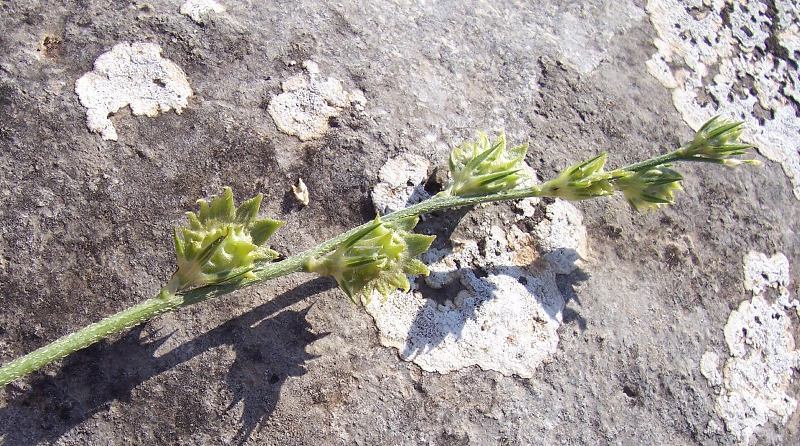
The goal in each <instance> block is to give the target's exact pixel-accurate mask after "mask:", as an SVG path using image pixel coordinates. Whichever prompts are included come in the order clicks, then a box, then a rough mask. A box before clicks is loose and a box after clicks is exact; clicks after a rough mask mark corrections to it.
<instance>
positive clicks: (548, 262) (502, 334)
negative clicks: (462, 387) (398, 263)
mask: <svg viewBox="0 0 800 446" xmlns="http://www.w3.org/2000/svg"><path fill="white" fill-rule="evenodd" d="M532 203H536V200H533V199H529V200H526V202H525V203H524V205H523V209H528V208H532V207H533V205H532ZM531 213H532V212H531ZM576 217H577V218H576ZM524 218H527V217H524V216H517V218H516V221H514V222H511V223H510V224H509V225H508V226H506V227H503V228H501V227H499V226H489V227H484V230H485V238H484V240H483V243H482V245H483V246H482V247H479V245H478V243H476V242H475V241H473V240H469V241H463V242H458V241H454V248H453V249H449V250H438V249H433V250H431V251H429V252H428V253H427V254H426V256H427V257H428V258H426V259H424V260H425V261H426V263H428V264H429V266H430V269H431V274H430V276H428V277H427V278H425V279H418V283H416V284H414V286H413V287H412V292H410V293H401V292H397V293H394V294H393V295H391V296H390V297H389V298H388V299H386V301H381V299H379V298H375V299H372V300H371V302H370V303H369V305H367V307H366V309H367V312H369V314H371V315H372V317H373V318H374V320H375V323H376V325H377V327H378V330H379V332H380V342H381V344H383V345H385V346H389V347H394V348H397V349H398V352H399V354H400V357H401V358H402V359H404V360H407V361H413V362H414V363H416V364H418V365H419V366H420V367H421V368H422V369H423V370H427V371H435V372H440V373H447V372H452V371H454V370H459V369H462V368H464V367H469V366H472V365H477V366H479V367H481V368H482V369H485V370H495V371H498V372H500V373H502V374H504V375H507V376H510V375H517V376H520V377H524V378H530V377H532V376H533V374H534V370H535V369H536V367H537V366H539V365H540V364H541V363H542V362H543V361H546V360H547V359H548V358H549V357H550V356H551V355H552V354H553V353H554V352H555V351H556V348H557V345H558V333H557V329H558V327H559V325H560V324H561V317H562V316H561V313H562V310H563V308H564V304H565V299H564V296H562V294H561V292H560V291H559V289H558V286H557V284H556V276H557V274H559V273H561V274H566V273H570V272H572V271H573V270H574V269H575V268H577V266H576V265H575V264H574V263H572V264H571V266H568V265H570V262H573V261H574V260H575V259H578V258H580V257H584V256H585V255H586V252H585V251H584V250H585V249H586V241H585V237H586V230H585V228H584V227H583V226H582V223H581V221H580V214H579V212H578V211H577V209H575V208H574V207H573V206H572V205H570V204H568V203H566V202H561V201H559V200H557V201H556V202H555V203H554V204H551V205H549V206H548V207H547V210H546V220H544V221H543V222H542V223H540V224H539V226H540V228H541V229H539V228H537V230H535V231H534V232H533V233H527V232H525V231H522V230H521V229H519V228H518V227H517V226H516V223H518V222H519V221H521V220H522V219H524ZM556 225H566V226H568V228H566V229H565V230H564V231H563V232H562V231H561V230H560V229H559V230H556V229H555V226H556ZM576 226H577V227H576ZM545 227H547V228H549V229H546V228H545ZM567 233H568V234H572V235H573V236H574V237H575V238H574V239H572V238H569V237H564V238H561V239H559V238H558V237H560V236H561V235H562V234H567ZM539 246H549V247H551V248H552V251H550V252H540V251H539V250H538V248H537V247H539ZM576 249H577V250H579V253H578V254H577V255H575V254H574V252H573V251H574V250H576ZM423 281H424V282H423ZM422 291H424V292H425V293H426V294H429V295H430V293H434V294H443V295H444V294H446V293H448V292H449V293H451V294H455V296H454V297H453V298H447V297H441V298H440V299H438V302H437V301H435V300H433V299H429V298H426V297H423V295H422Z"/></svg>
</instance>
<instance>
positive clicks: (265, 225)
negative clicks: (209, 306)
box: [170, 187, 283, 292]
mask: <svg viewBox="0 0 800 446" xmlns="http://www.w3.org/2000/svg"><path fill="white" fill-rule="evenodd" d="M262 198H263V195H262V194H258V195H256V196H255V197H253V198H251V199H249V200H247V201H245V202H244V203H242V204H241V206H239V207H238V208H236V207H235V206H234V203H233V192H232V191H231V188H229V187H226V188H224V189H223V192H222V195H220V196H218V197H214V198H213V199H212V200H211V202H210V203H209V202H207V201H206V200H198V201H197V203H198V205H199V207H200V210H199V212H198V213H197V214H195V213H194V212H187V213H186V219H187V220H188V225H186V226H181V227H178V228H175V237H174V238H175V255H176V257H177V263H178V270H177V271H176V272H175V274H174V275H173V277H172V280H170V289H171V291H172V292H175V291H182V290H186V289H189V288H195V287H199V286H204V285H211V284H217V283H221V282H226V281H229V280H232V279H236V278H247V277H252V273H251V272H250V271H251V270H252V269H253V266H254V263H255V262H258V261H269V260H273V259H275V258H276V257H277V256H278V253H277V252H275V251H273V250H271V249H269V247H268V246H267V245H266V241H267V239H269V238H270V236H272V234H274V233H275V231H277V230H278V228H280V227H281V226H283V222H280V221H277V220H272V219H269V218H263V219H259V218H257V217H258V210H259V207H260V206H261V199H262Z"/></svg>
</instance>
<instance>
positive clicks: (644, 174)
mask: <svg viewBox="0 0 800 446" xmlns="http://www.w3.org/2000/svg"><path fill="white" fill-rule="evenodd" d="M626 173H627V175H625V176H623V177H621V178H618V179H616V180H615V181H614V186H615V187H616V188H617V189H618V190H620V191H622V194H623V195H625V199H626V200H628V203H630V205H631V207H632V208H634V209H636V210H637V211H640V212H641V211H649V210H651V209H657V208H659V207H661V206H665V205H668V204H672V203H673V202H674V201H675V192H677V191H680V190H683V188H682V187H681V180H683V176H682V175H681V174H679V173H678V172H676V171H674V170H672V169H670V168H669V167H664V166H661V167H656V168H653V169H649V170H642V171H637V172H626Z"/></svg>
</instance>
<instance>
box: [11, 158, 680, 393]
mask: <svg viewBox="0 0 800 446" xmlns="http://www.w3.org/2000/svg"><path fill="white" fill-rule="evenodd" d="M681 160H689V161H691V160H692V159H691V158H686V157H685V156H684V155H683V153H682V151H681V150H680V149H679V150H676V151H674V152H671V153H668V154H666V155H663V156H659V157H655V158H651V159H649V160H646V161H642V162H640V163H636V164H631V165H629V166H626V167H623V168H620V169H618V170H628V171H637V170H643V169H649V168H652V167H656V166H659V165H662V164H666V163H670V162H673V161H681ZM604 175H607V173H606V174H604ZM545 195H546V194H545V193H544V192H543V191H542V189H541V188H540V187H537V186H533V187H527V188H523V189H517V190H511V191H505V192H497V193H490V194H483V195H475V196H470V197H460V196H449V195H444V194H439V195H436V196H434V197H433V198H430V199H428V200H425V201H423V202H420V203H417V204H415V205H413V206H409V207H407V208H405V209H401V210H399V211H396V212H392V213H391V214H387V215H384V216H382V217H381V219H382V220H383V221H384V222H387V223H391V222H393V221H397V220H400V219H403V218H406V217H411V216H417V215H422V214H429V213H431V212H435V211H439V210H442V209H451V208H458V207H464V206H471V205H475V204H479V203H488V202H494V201H506V200H518V199H522V198H528V197H540V196H545ZM369 224H370V223H369V222H368V223H365V224H363V225H360V226H357V227H355V228H353V229H351V230H349V231H347V232H344V233H342V234H340V235H338V236H336V237H333V238H331V239H329V240H327V241H325V242H322V243H321V244H319V245H317V246H316V247H314V248H311V249H309V250H307V251H304V252H302V253H300V254H297V255H294V256H292V257H289V258H287V259H285V260H282V261H280V262H273V263H262V264H258V265H257V266H256V267H255V268H254V269H253V271H252V272H253V274H254V275H255V277H253V278H248V279H243V280H240V281H236V282H231V283H222V284H216V285H209V286H205V287H202V288H197V289H193V290H190V291H187V292H184V293H182V294H171V293H168V292H164V293H161V294H160V295H159V296H158V297H155V298H151V299H148V300H146V301H144V302H142V303H140V304H138V305H135V306H133V307H131V308H129V309H127V310H123V311H121V312H119V313H117V314H115V315H113V316H109V317H107V318H105V319H103V320H101V321H99V322H96V323H94V324H91V325H89V326H87V327H85V328H83V329H81V330H78V331H76V332H75V333H72V334H69V335H67V336H64V337H62V338H60V339H58V340H57V341H54V342H52V343H50V344H48V345H46V346H44V347H42V348H39V349H38V350H35V351H34V352H32V353H29V354H27V355H25V356H23V357H21V358H19V359H16V360H14V361H11V362H10V363H8V364H6V365H5V366H3V367H2V368H0V386H4V385H6V384H8V383H9V382H11V381H13V380H15V379H17V378H20V377H22V376H25V375H27V374H28V373H31V372H33V371H35V370H38V369H39V368H41V367H43V366H45V365H47V364H49V363H51V362H53V361H56V360H58V359H61V358H64V357H65V356H67V355H69V354H70V353H73V352H75V351H77V350H80V349H82V348H86V347H88V346H89V345H91V344H93V343H95V342H97V341H99V340H101V339H103V338H105V337H107V336H110V335H112V334H114V333H118V332H120V331H123V330H126V329H129V328H131V327H134V326H136V325H139V324H141V323H143V322H145V321H147V320H149V319H151V318H153V317H155V316H157V315H159V314H161V313H164V312H167V311H172V310H174V309H176V308H179V307H184V306H188V305H193V304H196V303H198V302H202V301H204V300H206V299H209V298H213V297H218V296H222V295H224V294H228V293H231V292H233V291H236V290H239V289H242V288H245V287H249V286H251V285H255V284H257V283H260V282H264V281H267V280H271V279H275V278H277V277H281V276H285V275H287V274H291V273H296V272H300V271H303V270H304V265H305V264H306V262H307V261H308V260H309V259H312V258H317V257H319V256H322V255H324V254H326V253H328V252H330V251H332V250H334V249H336V247H337V246H338V245H339V244H340V243H342V242H343V241H345V240H346V239H347V238H348V237H350V236H351V235H353V234H355V233H356V232H358V231H359V230H361V229H363V228H364V227H366V226H367V225H369Z"/></svg>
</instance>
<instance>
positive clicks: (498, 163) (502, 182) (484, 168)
mask: <svg viewBox="0 0 800 446" xmlns="http://www.w3.org/2000/svg"><path fill="white" fill-rule="evenodd" d="M527 153H528V145H527V144H522V145H519V146H516V147H512V148H510V149H508V150H506V136H505V134H503V133H501V134H500V136H498V137H497V139H495V140H494V141H493V142H491V143H490V142H489V137H487V136H486V134H484V133H478V140H477V141H475V142H465V143H463V144H461V145H460V146H458V147H456V148H455V149H453V151H452V152H451V153H450V174H451V175H452V176H453V183H452V185H451V186H450V188H449V189H448V192H449V194H450V195H457V196H462V197H463V196H468V195H477V194H486V193H494V192H500V191H506V190H511V189H513V188H515V187H516V186H517V185H518V184H520V183H521V182H522V181H524V180H525V179H526V178H527V175H526V174H525V173H524V172H523V171H522V168H523V167H524V164H525V161H524V160H525V154H527Z"/></svg>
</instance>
